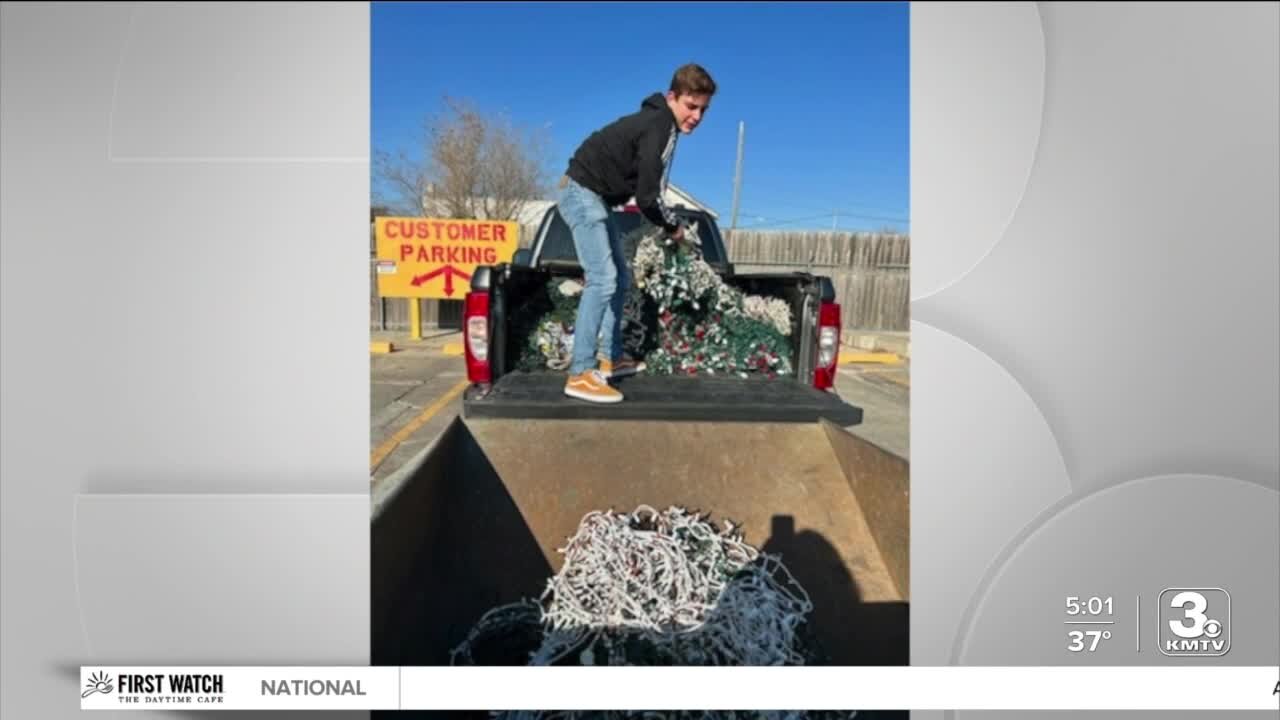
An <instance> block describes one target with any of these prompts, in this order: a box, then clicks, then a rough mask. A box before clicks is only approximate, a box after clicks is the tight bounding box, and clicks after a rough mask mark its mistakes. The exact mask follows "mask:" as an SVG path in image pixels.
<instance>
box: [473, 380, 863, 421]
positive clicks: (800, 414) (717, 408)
mask: <svg viewBox="0 0 1280 720" xmlns="http://www.w3.org/2000/svg"><path fill="white" fill-rule="evenodd" d="M564 382H565V376H564V374H563V373H554V372H537V373H511V374H508V375H504V376H503V377H501V378H499V379H498V382H497V383H495V384H494V385H493V386H492V388H491V389H490V391H489V392H488V393H482V392H481V391H480V389H479V388H477V387H474V386H473V387H472V388H469V389H468V390H467V393H466V395H465V396H464V398H463V403H462V412H463V417H466V418H506V419H553V420H605V419H609V420H670V421H692V422H699V421H701V422H775V423H790V422H796V423H811V422H817V421H818V420H824V419H825V420H829V421H831V422H833V423H835V424H836V425H840V426H842V427H848V426H850V425H856V424H858V423H860V422H862V409H861V408H857V407H854V406H852V405H849V404H848V403H846V402H844V401H843V400H841V399H840V397H839V396H837V395H835V394H834V393H828V392H823V391H821V390H818V389H816V388H812V387H807V386H805V385H802V384H800V383H799V382H797V381H795V380H791V379H787V378H777V379H773V380H770V379H768V378H762V377H750V378H747V379H743V378H738V377H715V376H694V377H686V376H651V375H634V376H632V377H629V378H622V379H620V380H617V381H615V382H614V384H615V386H616V387H617V388H618V389H619V390H621V391H622V393H623V394H624V395H625V396H626V398H625V399H624V400H623V401H622V402H621V403H617V404H614V405H597V404H593V403H589V402H585V401H582V400H577V399H575V398H571V397H568V396H566V395H565V394H564Z"/></svg>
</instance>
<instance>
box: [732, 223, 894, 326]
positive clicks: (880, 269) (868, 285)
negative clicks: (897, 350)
mask: <svg viewBox="0 0 1280 720" xmlns="http://www.w3.org/2000/svg"><path fill="white" fill-rule="evenodd" d="M724 235H725V245H726V247H727V249H728V251H729V260H730V261H732V262H733V263H734V265H735V268H736V270H737V271H738V272H743V273H746V272H790V271H792V270H806V271H809V272H812V273H813V274H815V275H825V276H827V277H829V278H831V282H832V283H833V284H834V285H835V288H836V301H837V302H839V303H840V315H841V321H842V323H841V324H842V325H843V326H844V329H845V330H861V331H889V332H906V331H907V330H908V329H909V323H910V312H909V306H910V301H911V288H910V281H911V237H910V236H909V235H897V234H892V233H850V232H791V231H777V230H736V231H732V232H730V231H725V233H724Z"/></svg>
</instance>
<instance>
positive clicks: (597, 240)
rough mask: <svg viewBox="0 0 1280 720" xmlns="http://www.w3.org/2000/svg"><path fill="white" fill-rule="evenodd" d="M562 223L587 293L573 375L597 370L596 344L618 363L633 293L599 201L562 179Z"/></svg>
mask: <svg viewBox="0 0 1280 720" xmlns="http://www.w3.org/2000/svg"><path fill="white" fill-rule="evenodd" d="M559 203H560V204H559V208H560V217H562V218H564V221H565V223H566V224H567V225H568V226H569V230H570V231H571V232H572V233H573V246H574V248H575V249H576V250H577V252H578V264H579V265H581V266H582V271H583V274H584V275H585V276H586V277H585V287H584V288H583V289H582V297H581V298H580V299H579V303H578V317H577V320H576V321H575V322H574V326H573V362H572V364H571V365H570V366H569V373H570V374H571V375H579V374H581V373H584V372H586V371H588V370H591V369H593V368H595V367H596V354H597V353H596V348H597V342H599V341H603V344H604V345H605V347H606V348H608V350H607V352H606V354H607V355H608V357H609V358H611V359H613V360H617V359H619V358H621V357H622V309H623V307H624V306H625V305H626V304H627V292H628V291H629V290H630V288H631V269H630V268H629V267H628V266H627V258H626V254H625V253H624V252H623V250H622V236H621V233H619V232H618V226H617V225H616V224H615V223H614V221H613V218H612V217H611V216H610V214H609V208H608V207H607V206H606V205H605V202H604V200H603V199H601V197H600V196H599V195H596V194H595V193H593V192H591V191H590V190H588V189H586V188H584V187H582V186H581V185H579V184H578V183H576V182H574V181H573V180H572V179H566V182H565V186H564V188H563V189H562V190H561V191H560V198H559Z"/></svg>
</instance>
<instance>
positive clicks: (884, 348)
mask: <svg viewBox="0 0 1280 720" xmlns="http://www.w3.org/2000/svg"><path fill="white" fill-rule="evenodd" d="M840 340H841V342H840V344H841V345H845V346H847V347H850V348H855V349H857V350H864V351H867V352H884V353H893V354H895V355H899V356H901V357H904V358H909V357H911V334H910V333H905V332H846V333H842V335H841V338H840Z"/></svg>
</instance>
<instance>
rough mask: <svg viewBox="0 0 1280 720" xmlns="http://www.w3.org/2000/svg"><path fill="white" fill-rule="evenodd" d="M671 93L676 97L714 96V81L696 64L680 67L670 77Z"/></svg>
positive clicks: (704, 69)
mask: <svg viewBox="0 0 1280 720" xmlns="http://www.w3.org/2000/svg"><path fill="white" fill-rule="evenodd" d="M671 92H673V93H675V94H676V96H677V97H679V96H680V95H707V96H711V95H715V94H716V81H715V80H712V79H711V74H710V73H708V72H707V71H706V68H704V67H702V66H701V65H698V64H696V63H689V64H688V65H682V66H681V67H680V68H679V69H677V70H676V74H675V75H673V76H671Z"/></svg>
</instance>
